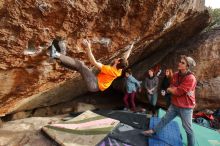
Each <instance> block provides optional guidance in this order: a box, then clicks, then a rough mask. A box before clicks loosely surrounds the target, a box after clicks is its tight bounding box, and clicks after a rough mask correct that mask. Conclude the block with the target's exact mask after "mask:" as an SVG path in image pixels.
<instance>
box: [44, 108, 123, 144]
mask: <svg viewBox="0 0 220 146" xmlns="http://www.w3.org/2000/svg"><path fill="white" fill-rule="evenodd" d="M119 123H120V122H119V121H118V120H115V119H111V118H107V117H104V116H101V115H98V114H96V113H93V112H91V111H86V112H84V113H82V114H80V115H79V116H77V117H75V118H72V119H70V120H68V121H64V122H61V123H57V124H51V125H47V126H45V127H43V128H42V129H43V131H44V132H45V133H46V134H47V135H49V136H50V137H51V138H52V139H54V140H55V141H56V142H57V143H59V144H60V145H63V146H76V145H77V146H85V145H88V146H95V145H97V144H99V143H100V141H102V140H103V139H104V138H105V137H106V136H107V135H108V134H109V133H110V132H111V131H112V130H113V129H114V128H115V127H116V126H117V125H118V124H119Z"/></svg>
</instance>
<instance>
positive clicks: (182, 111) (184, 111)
mask: <svg viewBox="0 0 220 146" xmlns="http://www.w3.org/2000/svg"><path fill="white" fill-rule="evenodd" d="M192 114H193V109H192V108H180V107H176V106H174V105H172V104H171V105H170V107H169V109H168V111H167V113H166V115H165V116H163V118H162V119H161V121H160V122H159V123H158V125H157V126H156V127H155V128H154V129H153V130H154V131H155V132H156V133H158V132H160V130H161V129H162V128H163V127H165V126H166V125H167V124H168V123H169V122H170V121H171V120H173V119H174V118H175V117H176V116H179V117H180V118H181V120H182V126H183V128H184V129H185V131H186V134H187V141H188V146H194V145H195V137H194V132H193V129H192Z"/></svg>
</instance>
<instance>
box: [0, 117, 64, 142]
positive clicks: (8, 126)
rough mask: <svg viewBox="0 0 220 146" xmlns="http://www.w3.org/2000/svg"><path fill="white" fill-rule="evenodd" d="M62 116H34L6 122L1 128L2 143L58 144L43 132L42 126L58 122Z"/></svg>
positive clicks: (0, 139)
mask: <svg viewBox="0 0 220 146" xmlns="http://www.w3.org/2000/svg"><path fill="white" fill-rule="evenodd" d="M61 118H62V116H59V117H50V118H46V117H45V118H42V117H33V118H28V119H22V120H16V121H11V122H7V123H4V124H3V126H2V128H1V130H0V145H1V146H15V145H16V146H24V145H31V146H58V144H57V143H55V142H54V141H52V140H50V139H49V138H48V137H47V136H45V134H44V133H42V132H41V128H42V127H43V126H46V125H48V124H51V123H57V122H59V121H60V120H61Z"/></svg>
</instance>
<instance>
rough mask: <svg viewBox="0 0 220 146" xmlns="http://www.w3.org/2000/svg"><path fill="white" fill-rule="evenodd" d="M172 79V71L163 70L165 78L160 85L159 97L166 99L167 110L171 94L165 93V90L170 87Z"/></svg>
mask: <svg viewBox="0 0 220 146" xmlns="http://www.w3.org/2000/svg"><path fill="white" fill-rule="evenodd" d="M172 79H173V71H172V69H169V68H168V69H166V70H165V76H164V78H163V80H162V83H161V95H162V96H164V97H165V99H166V105H167V108H168V107H169V106H170V102H171V94H170V93H167V92H166V91H167V88H168V87H169V86H170V84H171V81H172Z"/></svg>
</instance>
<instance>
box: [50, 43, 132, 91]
mask: <svg viewBox="0 0 220 146" xmlns="http://www.w3.org/2000/svg"><path fill="white" fill-rule="evenodd" d="M83 45H84V46H85V50H86V53H87V55H88V57H89V61H90V63H91V64H92V65H94V66H95V67H97V68H98V69H99V70H100V72H99V73H98V75H95V73H93V71H92V70H91V69H89V68H88V67H87V66H86V65H85V64H84V62H82V61H80V60H78V59H75V58H71V57H68V56H65V52H61V51H59V50H57V49H56V47H55V46H54V44H53V43H52V46H51V49H50V51H51V52H50V56H51V57H52V58H56V59H59V60H61V62H62V63H63V64H65V65H67V66H69V67H70V68H72V69H74V70H77V71H78V72H79V73H80V74H81V75H82V77H83V79H84V80H85V82H86V85H87V88H88V90H89V91H91V92H96V91H104V90H106V89H107V88H108V87H109V86H110V85H111V84H112V82H113V80H114V79H116V78H117V77H119V76H121V74H122V70H123V69H125V68H126V67H127V66H128V61H127V59H128V57H129V55H130V53H131V50H132V48H133V45H134V42H133V43H132V44H131V45H130V47H129V49H128V51H127V52H126V53H125V54H124V57H122V58H116V59H115V60H114V63H113V64H112V65H104V64H102V63H101V62H98V61H97V60H96V59H95V57H94V56H93V53H92V50H91V42H90V41H89V40H86V39H84V40H83ZM61 48H62V47H61ZM61 50H62V49H61ZM63 50H65V49H63Z"/></svg>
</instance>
